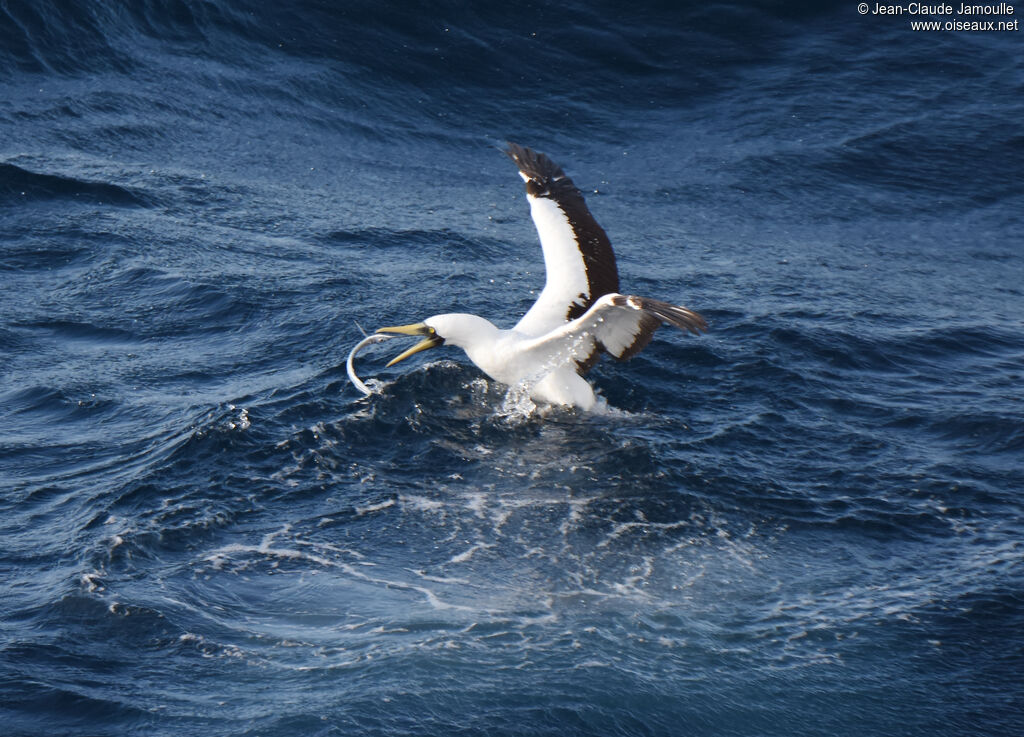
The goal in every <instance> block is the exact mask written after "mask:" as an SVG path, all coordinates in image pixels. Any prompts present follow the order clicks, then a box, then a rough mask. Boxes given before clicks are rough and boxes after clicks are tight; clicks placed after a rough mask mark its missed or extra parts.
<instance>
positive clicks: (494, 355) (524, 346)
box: [424, 314, 596, 410]
mask: <svg viewBox="0 0 1024 737" xmlns="http://www.w3.org/2000/svg"><path fill="white" fill-rule="evenodd" d="M424 323H425V324H426V325H428V326H430V327H431V328H433V329H434V331H435V332H436V333H437V334H438V335H441V336H443V337H444V342H445V343H446V344H448V345H453V346H456V347H458V348H461V349H462V350H464V351H465V352H466V356H467V357H468V358H469V360H470V361H472V362H473V363H475V364H476V365H477V367H478V368H479V369H480V370H481V371H483V372H484V373H485V374H487V375H488V376H490V377H491V378H492V379H494V380H495V381H500V382H501V383H502V384H507V385H508V386H520V385H524V386H526V387H527V388H528V389H529V392H530V396H531V397H532V398H533V399H535V400H537V401H540V402H548V403H550V404H564V405H570V406H576V407H580V408H581V409H584V410H588V409H591V408H592V407H593V406H594V403H595V402H596V398H595V396H594V389H593V388H592V387H591V386H590V384H589V383H587V381H586V379H584V378H583V377H582V376H580V375H579V374H578V373H576V366H575V364H573V363H572V361H571V355H568V354H567V355H566V356H565V358H564V360H561V361H559V358H560V356H558V355H556V353H555V352H553V351H548V352H547V353H550V354H551V355H550V357H548V356H547V355H546V353H545V352H544V351H543V350H542V349H540V348H538V347H537V338H536V337H534V336H530V335H526V334H525V333H523V332H521V331H520V330H519V328H518V326H517V327H516V328H513V329H511V330H501V329H500V328H498V327H495V325H494V324H493V323H491V322H490V321H489V320H485V319H484V318H482V317H479V316H477V315H467V314H447V315H435V316H434V317H429V318H427V319H426V320H424ZM541 345H542V344H541ZM531 346H533V347H532V349H531Z"/></svg>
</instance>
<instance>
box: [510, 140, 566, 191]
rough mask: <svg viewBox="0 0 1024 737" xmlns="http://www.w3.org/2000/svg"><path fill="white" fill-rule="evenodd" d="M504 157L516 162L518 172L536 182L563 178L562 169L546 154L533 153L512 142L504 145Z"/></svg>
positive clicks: (530, 149) (529, 149)
mask: <svg viewBox="0 0 1024 737" xmlns="http://www.w3.org/2000/svg"><path fill="white" fill-rule="evenodd" d="M505 145H506V148H505V155H506V156H508V157H509V158H510V159H512V161H514V162H516V166H518V167H519V171H521V172H522V173H523V174H525V175H526V176H527V177H529V178H530V179H532V180H534V181H536V182H543V181H546V180H549V179H554V178H555V177H564V176H565V172H563V171H562V167H560V166H559V165H558V164H556V163H555V162H554V161H552V160H551V159H550V158H548V156H547V154H542V153H540V152H539V151H534V150H533V149H532V148H528V147H526V146H521V145H519V144H518V143H513V142H512V141H506V143H505Z"/></svg>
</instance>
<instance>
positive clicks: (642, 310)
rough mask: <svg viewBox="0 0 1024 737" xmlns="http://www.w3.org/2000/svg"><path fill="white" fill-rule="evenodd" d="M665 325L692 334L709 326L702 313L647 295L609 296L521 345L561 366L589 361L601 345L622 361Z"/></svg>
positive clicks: (539, 361)
mask: <svg viewBox="0 0 1024 737" xmlns="http://www.w3.org/2000/svg"><path fill="white" fill-rule="evenodd" d="M662 323H666V324H668V325H672V326H674V327H677V328H679V329H680V330H687V331H689V332H691V333H693V334H694V335H700V333H702V332H704V331H706V330H707V327H708V325H707V322H705V320H704V318H703V317H701V316H700V315H699V314H698V313H696V312H694V311H693V310H690V309H687V308H686V307H680V306H679V305H673V304H669V303H668V302H662V301H660V300H657V299H649V298H647V297H636V296H627V295H624V294H605V295H604V296H602V297H600V298H599V299H598V300H597V301H596V302H594V304H593V305H592V306H591V308H590V309H589V310H587V311H586V312H585V313H584V314H583V315H582V316H580V317H578V318H576V319H575V320H573V321H572V322H569V323H566V324H564V325H562V326H561V327H559V328H557V329H555V330H552V331H551V332H550V333H548V334H547V335H543V336H541V337H539V338H534V339H533V340H531V341H529V342H527V343H525V344H523V346H522V352H523V356H524V358H527V357H528V360H529V361H530V362H534V363H535V364H536V365H543V366H561V365H564V364H566V363H568V362H569V361H576V362H577V363H579V362H580V361H582V360H586V359H587V358H588V357H589V356H592V355H594V354H595V351H597V350H598V346H600V349H601V350H604V351H605V352H607V353H610V354H611V355H613V356H615V358H617V359H619V360H620V361H624V360H626V359H628V358H632V357H633V356H635V355H636V354H637V353H639V352H640V351H641V350H643V348H644V346H646V345H647V344H648V343H649V342H650V340H651V336H652V335H653V334H654V331H655V330H657V329H658V327H659V326H660V325H661V324H662Z"/></svg>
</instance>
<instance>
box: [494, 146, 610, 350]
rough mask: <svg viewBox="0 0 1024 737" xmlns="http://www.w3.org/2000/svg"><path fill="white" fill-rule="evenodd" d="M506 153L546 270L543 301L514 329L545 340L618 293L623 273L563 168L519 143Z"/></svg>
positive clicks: (608, 243)
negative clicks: (523, 184) (517, 177)
mask: <svg viewBox="0 0 1024 737" xmlns="http://www.w3.org/2000/svg"><path fill="white" fill-rule="evenodd" d="M506 153H507V154H508V155H509V156H510V157H511V158H512V160H513V161H515V162H516V166H518V167H519V175H520V176H521V177H522V178H523V180H524V181H525V182H526V199H527V200H528V201H529V203H530V214H531V215H532V216H533V222H534V224H535V225H536V226H537V234H538V235H539V236H540V245H541V248H542V249H543V251H544V268H545V270H546V271H547V279H546V281H545V283H544V289H543V291H541V293H540V297H538V298H537V301H536V302H535V303H534V304H533V306H532V307H531V308H530V310H529V311H528V312H527V313H526V314H525V315H524V316H523V318H522V319H521V320H520V321H519V324H517V325H516V327H515V329H516V330H517V331H518V332H520V333H523V334H524V335H533V336H540V335H545V334H547V333H549V332H551V331H552V330H554V329H555V328H557V327H559V326H561V325H564V324H565V323H566V322H568V321H570V320H574V319H576V318H578V317H580V316H581V315H583V313H585V312H586V311H587V310H588V309H589V308H590V306H591V305H593V304H594V302H595V301H596V300H597V299H598V297H600V296H601V295H603V294H608V293H611V292H618V290H619V272H618V269H617V268H616V266H615V253H614V252H613V251H612V244H611V242H610V241H609V240H608V236H607V235H606V234H605V232H604V230H603V229H602V228H601V226H600V225H598V224H597V221H595V220H594V217H593V215H591V214H590V210H588V209H587V203H586V202H584V201H583V195H582V194H580V191H579V190H578V189H576V185H575V184H573V182H572V180H571V179H570V178H569V177H567V176H566V175H565V172H564V171H562V168H561V167H560V166H558V164H556V163H555V162H553V161H552V160H551V159H549V158H548V157H547V156H545V155H544V154H542V153H537V152H536V151H533V150H531V149H528V148H526V147H524V146H519V145H517V144H515V143H510V144H508V150H507V151H506Z"/></svg>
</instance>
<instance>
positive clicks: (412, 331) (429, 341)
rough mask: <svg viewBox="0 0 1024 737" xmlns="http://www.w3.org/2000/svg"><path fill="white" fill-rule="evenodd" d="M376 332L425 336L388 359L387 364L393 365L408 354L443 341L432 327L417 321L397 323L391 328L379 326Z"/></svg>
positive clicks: (432, 346)
mask: <svg viewBox="0 0 1024 737" xmlns="http://www.w3.org/2000/svg"><path fill="white" fill-rule="evenodd" d="M377 332H378V333H394V334H398V335H423V336H426V340H424V341H422V342H420V343H417V344H416V345H414V346H413V347H412V348H410V349H409V350H407V351H405V352H403V353H399V354H398V355H397V356H395V357H394V358H392V359H391V360H390V361H388V364H387V365H388V366H394V365H395V364H396V363H398V362H399V361H404V360H405V359H407V358H408V357H409V356H411V355H413V354H415V353H419V352H420V351H425V350H427V349H428V348H436V347H437V346H439V345H441V344H442V343H444V338H442V337H441V336H440V335H438V334H437V333H435V332H434V328H432V327H430V326H428V325H427V324H426V323H423V322H418V323H415V324H413V325H399V326H398V327H393V328H380V329H378V330H377Z"/></svg>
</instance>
